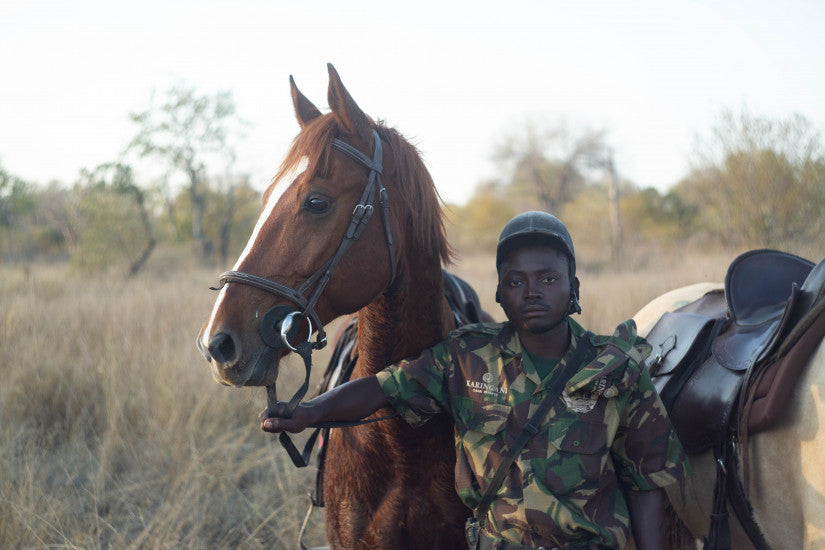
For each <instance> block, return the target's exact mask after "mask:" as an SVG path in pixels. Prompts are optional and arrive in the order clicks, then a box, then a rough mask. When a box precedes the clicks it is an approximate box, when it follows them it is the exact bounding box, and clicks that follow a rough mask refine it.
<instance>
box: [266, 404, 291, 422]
mask: <svg viewBox="0 0 825 550" xmlns="http://www.w3.org/2000/svg"><path fill="white" fill-rule="evenodd" d="M290 416H292V413H291V412H290V410H289V403H287V402H286V401H278V402H277V403H275V404H274V405H270V406H269V407H267V408H266V409H264V410H262V411H261V414H259V415H258V419H259V420H260V421H261V422H263V421H264V420H266V419H267V418H289V417H290Z"/></svg>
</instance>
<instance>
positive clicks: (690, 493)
mask: <svg viewBox="0 0 825 550" xmlns="http://www.w3.org/2000/svg"><path fill="white" fill-rule="evenodd" d="M722 286H723V285H721V284H714V283H700V284H696V285H691V286H687V287H682V288H679V289H676V290H672V291H670V292H668V293H666V294H663V295H662V296H660V297H658V298H656V299H655V300H653V301H652V302H650V303H649V304H647V305H646V306H645V307H643V308H642V309H641V310H640V311H639V312H638V313H637V314H636V315H635V316H634V320H635V321H636V324H637V326H638V328H639V333H640V334H641V335H646V334H647V333H648V332H649V331H650V329H651V328H652V327H653V325H654V324H655V323H656V321H657V320H658V319H659V317H661V315H662V314H663V313H665V312H668V311H673V310H674V309H677V308H679V307H681V306H683V305H685V304H687V303H690V302H692V301H694V300H696V299H698V298H700V297H701V296H703V295H704V294H705V293H707V292H709V291H710V290H714V289H719V288H722ZM749 453H750V460H751V474H750V480H749V481H750V503H751V505H752V506H753V512H754V517H755V518H756V521H757V523H758V524H759V525H760V527H761V528H762V531H763V533H764V535H765V538H766V540H767V541H768V543H769V544H770V545H771V548H774V549H788V550H797V549H805V550H815V549H820V550H821V549H825V345H822V344H820V345H819V346H818V348H817V349H816V350H815V351H814V353H813V355H812V356H811V359H810V360H809V362H808V365H807V366H806V368H805V369H804V370H803V372H802V375H801V376H800V379H799V381H798V382H797V384H796V387H795V389H794V391H793V394H792V396H791V399H790V401H789V403H788V408H787V410H786V411H785V412H784V413H783V416H782V417H781V418H780V420H779V421H778V422H777V423H776V425H775V426H774V427H773V428H771V429H769V430H767V431H764V432H761V433H758V434H754V435H752V436H751V437H750V448H749ZM690 463H691V468H692V473H691V475H690V477H689V479H688V481H687V483H686V485H685V493H684V494H680V493H679V491H678V488H671V490H670V491H669V493H668V496H669V497H670V500H671V503H672V504H673V506H674V508H675V509H676V511H677V513H678V514H679V516H680V518H681V519H682V520H683V521H684V522H685V524H686V525H687V526H688V528H689V529H690V530H691V531H692V532H693V533H694V534H695V535H697V536H701V535H702V534H706V533H707V532H708V527H709V524H710V513H711V509H712V504H713V485H714V481H715V478H716V465H715V462H714V458H713V452H712V451H708V452H706V453H703V454H699V455H691V456H690ZM730 514H731V537H732V548H734V549H740V548H752V544H751V543H750V542H749V540H748V538H747V536H746V535H745V533H744V531H743V530H742V528H741V527H740V526H739V523H738V521H737V520H736V516H735V514H734V513H733V511H732V509H731V510H730Z"/></svg>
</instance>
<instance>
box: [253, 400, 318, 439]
mask: <svg viewBox="0 0 825 550" xmlns="http://www.w3.org/2000/svg"><path fill="white" fill-rule="evenodd" d="M310 402H311V401H310ZM287 405H288V403H287V402H285V401H278V402H277V403H276V404H275V406H274V407H273V408H270V409H267V410H265V411H264V412H262V413H261V416H262V417H263V418H262V419H261V420H262V422H261V429H263V431H265V432H270V433H280V432H290V433H298V432H300V431H303V430H305V429H306V428H308V427H309V426H311V425H312V424H314V423H315V422H316V421H315V420H313V419H312V418H311V416H312V415H311V414H310V409H311V407H308V406H307V405H308V404H304V403H299V404H298V406H297V407H296V408H295V411H293V413H292V415H291V416H288V415H289V409H288V407H287Z"/></svg>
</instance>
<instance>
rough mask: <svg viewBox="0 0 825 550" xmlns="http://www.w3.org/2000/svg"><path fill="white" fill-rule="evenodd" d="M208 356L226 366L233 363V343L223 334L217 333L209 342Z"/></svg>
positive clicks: (228, 336) (230, 338)
mask: <svg viewBox="0 0 825 550" xmlns="http://www.w3.org/2000/svg"><path fill="white" fill-rule="evenodd" d="M209 355H211V356H212V358H213V359H215V361H217V362H218V363H221V364H224V365H226V364H227V363H232V362H234V361H235V341H234V340H233V339H232V336H230V335H229V334H226V333H225V332H219V333H218V334H216V335H215V336H213V337H212V339H211V340H210V341H209Z"/></svg>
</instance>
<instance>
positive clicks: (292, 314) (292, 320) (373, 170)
mask: <svg viewBox="0 0 825 550" xmlns="http://www.w3.org/2000/svg"><path fill="white" fill-rule="evenodd" d="M372 134H373V145H372V159H370V158H369V157H368V156H366V155H365V154H364V153H362V152H361V151H359V150H358V149H356V148H355V147H353V146H352V145H350V144H348V143H346V142H344V141H342V140H340V139H338V138H334V139H333V140H332V148H333V149H335V150H337V151H340V152H342V153H344V154H345V155H346V156H348V157H349V158H351V159H353V160H355V161H356V162H357V163H359V164H360V165H362V166H364V167H365V168H367V169H368V170H369V178H368V180H367V184H366V185H365V186H364V190H363V192H362V193H361V197H360V199H359V200H358V203H357V204H356V205H355V207H354V208H353V210H352V218H351V220H350V223H349V226H348V227H347V230H346V232H345V233H344V236H343V238H342V239H341V244H339V245H338V249H337V250H336V251H335V253H334V254H333V255H332V257H330V258H329V259H328V260H327V261H326V262H324V264H323V265H322V266H321V267H320V268H318V269H317V270H316V271H315V273H313V274H312V275H310V277H309V278H308V279H307V280H306V281H304V282H303V283H302V284H301V286H300V287H298V288H297V289H294V288H292V287H289V286H286V285H283V284H281V283H278V282H275V281H272V280H270V279H267V278H265V277H261V276H258V275H253V274H252V273H246V272H243V271H235V270H233V271H226V272H224V273H222V274H221V276H220V278H219V282H220V285H219V286H218V287H213V288H212V290H219V289H221V288H223V286H224V285H226V284H227V283H240V284H245V285H248V286H253V287H255V288H258V289H261V290H265V291H267V292H271V293H272V294H275V295H277V296H280V297H282V298H286V299H287V300H289V301H290V302H292V303H293V304H295V305H296V306H298V308H299V310H291V309H290V308H289V307H288V306H285V305H283V304H278V305H275V306H273V307H272V308H270V309H269V310H267V312H266V313H265V314H264V315H263V317H262V318H261V323H260V325H259V327H258V331H259V334H260V336H261V340H263V342H264V344H266V349H265V350H264V351H263V352H262V353H261V355H260V356H259V357H258V359H257V361H256V363H255V366H254V367H253V371H252V376H250V379H249V380H248V381H247V384H252V385H254V384H256V383H257V382H260V381H261V380H263V378H264V376H265V374H266V371H267V369H268V368H269V367H270V366H271V365H272V363H273V362H274V361H275V360H277V355H278V350H279V349H280V348H282V347H284V346H286V347H287V348H289V349H290V350H292V351H293V352H295V353H297V354H298V355H300V356H301V358H302V359H303V360H304V367H305V376H304V382H303V384H302V385H301V387H300V388H299V389H298V391H296V392H295V394H294V395H293V396H292V398H291V399H290V400H289V403H288V405H287V411H285V413H284V414H283V415H282V416H285V417H287V418H288V417H290V416H292V413H293V412H294V411H295V409H296V408H297V406H298V404H299V403H300V402H301V399H303V398H304V396H305V395H306V392H307V389H308V388H309V375H310V370H311V367H312V350H313V349H322V348H323V347H324V346H326V344H327V337H326V332H324V326H323V323H322V322H321V319H320V317H319V316H318V313H317V312H316V311H315V304H316V303H317V301H318V299H319V298H320V296H321V293H322V292H323V291H324V288H326V286H327V283H329V281H330V279H331V278H332V274H333V272H334V271H335V269H336V268H337V267H338V264H339V263H340V262H341V260H342V259H343V257H344V254H346V252H347V250H349V248H350V246H352V245H353V244H354V243H355V241H356V240H358V237H359V236H360V235H361V232H362V231H363V230H364V227H366V225H367V222H368V221H369V220H370V218H371V217H372V214H373V211H374V207H373V202H375V198H376V196H377V197H378V203H379V205H380V206H381V214H382V221H383V225H384V236H385V239H386V242H387V251H388V252H389V257H390V268H391V275H390V282H389V284H388V285H387V287H389V286H391V285H392V283H393V282H394V281H395V277H396V261H395V247H394V245H393V240H392V230H391V229H390V213H389V210H390V205H389V199H388V196H387V189H386V188H385V187H384V185H383V184H382V183H381V173H382V170H383V150H382V146H381V138H380V137H379V136H378V132H377V131H375V130H373V131H372ZM313 286H314V288H313ZM310 289H311V294H309V296H308V297H307V293H308V292H310ZM301 318H302V319H305V320H306V322H307V325H308V334H307V339H306V341H305V342H303V343H298V344H296V345H293V343H292V341H291V340H292V339H294V338H295V336H296V335H297V332H298V327H299V324H300V319H301ZM313 328H314V329H315V330H316V331H317V334H316V337H315V342H312V341H311V340H312V332H313ZM266 394H267V405H268V408H267V413H271V412H272V411H273V410H274V407H275V404H276V403H277V402H278V399H277V392H276V386H275V384H274V383H273V384H270V385H268V386H267V387H266ZM384 418H391V417H382V418H373V419H369V420H366V421H361V422H357V423H353V422H348V423H339V422H333V423H326V424H324V426H320V425H319V426H317V427H343V426H352V425H358V424H366V423H370V422H375V421H377V420H383V419H384ZM314 435H317V432H316V434H314ZM278 439H279V441H280V442H281V445H283V446H284V448H285V449H286V451H287V453H288V454H289V456H290V458H291V459H292V462H293V463H294V464H295V466H297V467H299V468H302V467H305V466H306V465H307V462H308V460H309V453H310V451H311V448H312V444H313V443H314V441H315V439H314V437H312V438H310V440H309V441H308V442H307V445H306V447H305V448H304V451H303V453H301V452H299V451H298V449H297V448H296V447H295V445H294V444H293V443H292V440H291V439H290V438H289V435H288V434H287V433H286V432H281V434H280V435H279V437H278Z"/></svg>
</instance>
